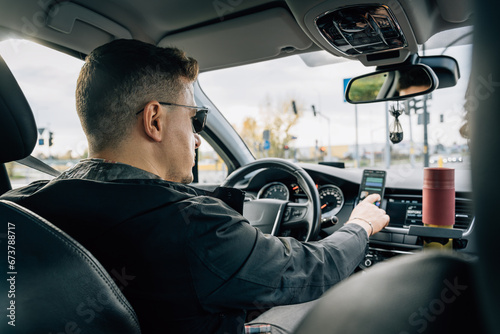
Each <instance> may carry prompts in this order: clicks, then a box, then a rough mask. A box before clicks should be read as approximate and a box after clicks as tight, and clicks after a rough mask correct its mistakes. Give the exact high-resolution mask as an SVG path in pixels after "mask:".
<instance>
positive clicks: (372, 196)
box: [363, 194, 380, 204]
mask: <svg viewBox="0 0 500 334" xmlns="http://www.w3.org/2000/svg"><path fill="white" fill-rule="evenodd" d="M377 201H380V195H379V194H370V195H368V196H366V197H365V199H364V200H363V202H370V203H371V204H373V203H375V202H377Z"/></svg>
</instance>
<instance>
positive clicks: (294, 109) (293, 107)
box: [292, 100, 298, 115]
mask: <svg viewBox="0 0 500 334" xmlns="http://www.w3.org/2000/svg"><path fill="white" fill-rule="evenodd" d="M292 110H293V113H294V114H295V115H297V114H298V111H297V105H296V104H295V101H294V100H292Z"/></svg>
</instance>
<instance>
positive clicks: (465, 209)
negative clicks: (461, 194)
mask: <svg viewBox="0 0 500 334" xmlns="http://www.w3.org/2000/svg"><path fill="white" fill-rule="evenodd" d="M472 219H474V210H473V208H472V201H471V200H469V199H464V198H457V199H456V200H455V226H454V227H455V228H461V229H463V230H467V229H468V228H469V227H470V224H471V223H472Z"/></svg>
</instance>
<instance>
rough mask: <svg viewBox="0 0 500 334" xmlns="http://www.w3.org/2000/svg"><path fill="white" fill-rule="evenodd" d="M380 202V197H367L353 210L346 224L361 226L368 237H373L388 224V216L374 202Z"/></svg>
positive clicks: (372, 195) (374, 195) (373, 195)
mask: <svg viewBox="0 0 500 334" xmlns="http://www.w3.org/2000/svg"><path fill="white" fill-rule="evenodd" d="M377 201H381V198H380V195H378V194H371V195H368V196H367V197H366V198H365V199H364V200H363V201H362V202H360V203H359V204H358V205H357V206H356V207H355V208H354V210H352V213H351V216H350V217H349V220H348V221H347V223H346V224H358V225H360V226H362V227H363V228H364V229H365V230H366V233H368V236H371V235H374V234H375V233H377V232H378V231H380V230H381V229H383V228H384V227H386V226H387V225H388V224H389V219H390V218H389V216H388V215H387V214H386V213H385V211H384V210H382V209H380V208H379V207H377V206H376V205H375V204H373V203H375V202H377Z"/></svg>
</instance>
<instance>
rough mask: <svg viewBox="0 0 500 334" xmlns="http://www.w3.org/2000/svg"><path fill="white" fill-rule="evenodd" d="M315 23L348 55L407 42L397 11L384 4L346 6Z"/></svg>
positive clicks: (328, 38)
mask: <svg viewBox="0 0 500 334" xmlns="http://www.w3.org/2000/svg"><path fill="white" fill-rule="evenodd" d="M315 23H316V27H317V29H318V30H319V32H320V33H321V35H322V36H323V38H324V39H326V40H327V41H328V42H329V43H330V44H331V45H332V46H333V47H334V48H335V49H337V50H338V51H339V52H341V53H343V54H344V55H346V56H358V55H363V54H372V53H376V52H382V51H390V50H399V49H402V48H405V47H407V46H408V43H407V42H406V39H405V36H404V34H403V31H402V30H401V28H400V27H399V24H398V22H397V20H396V18H395V17H394V14H392V11H391V9H390V8H389V7H388V6H385V5H366V6H348V7H343V8H340V9H336V10H334V11H332V12H327V13H325V14H323V15H321V16H319V17H318V18H316V22H315Z"/></svg>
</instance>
